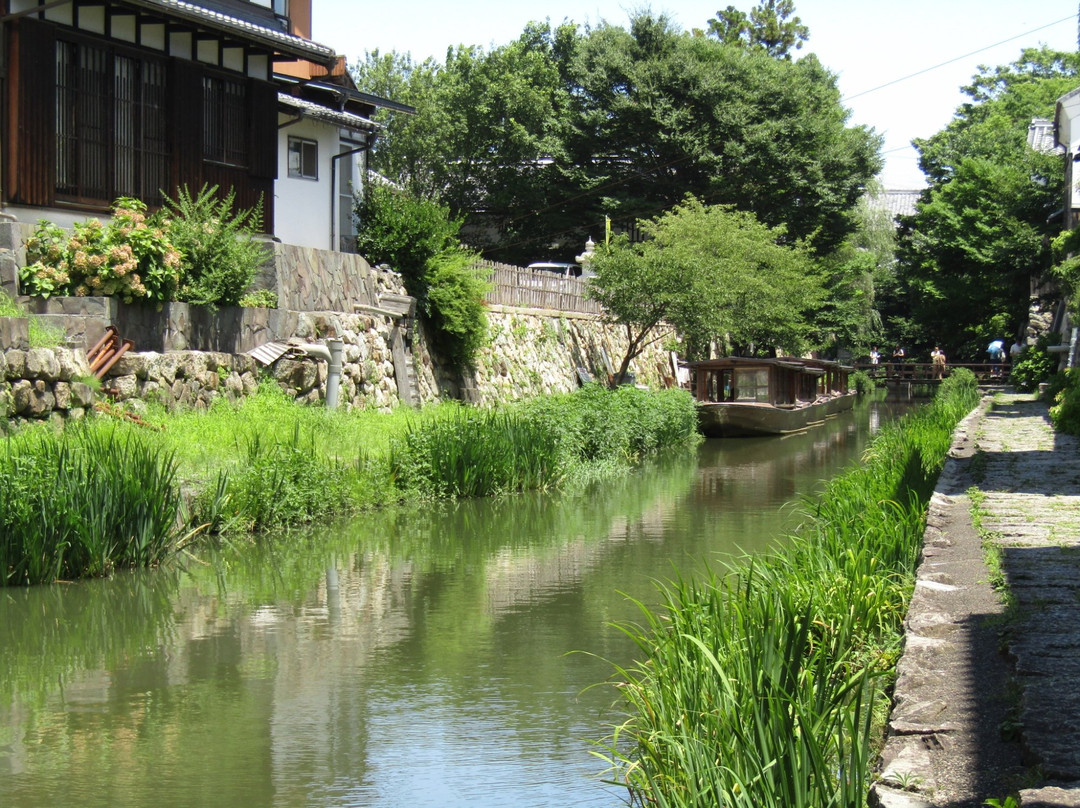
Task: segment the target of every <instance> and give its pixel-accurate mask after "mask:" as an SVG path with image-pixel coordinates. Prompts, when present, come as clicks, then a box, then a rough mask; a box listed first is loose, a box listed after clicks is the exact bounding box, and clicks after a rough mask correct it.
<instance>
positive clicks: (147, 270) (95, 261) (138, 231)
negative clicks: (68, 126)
mask: <svg viewBox="0 0 1080 808" xmlns="http://www.w3.org/2000/svg"><path fill="white" fill-rule="evenodd" d="M216 193H217V187H216V186H214V187H210V188H203V190H202V191H201V192H200V193H199V194H198V195H196V196H194V197H193V196H192V195H191V194H189V193H188V191H187V189H186V188H185V189H183V190H182V192H181V194H180V196H179V198H178V200H177V201H176V202H172V201H171V200H170V204H169V205H168V206H167V207H166V208H165V209H164V210H161V211H158V212H156V213H152V214H151V213H148V212H147V207H146V205H145V204H144V203H143V202H141V201H139V200H137V199H131V198H129V197H121V198H119V199H117V200H116V202H114V203H113V208H112V210H113V217H112V219H111V220H110V221H109V222H108V223H106V224H102V223H101V222H100V221H98V220H97V219H89V220H87V221H83V222H76V223H75V225H74V226H73V227H72V230H71V232H70V233H69V232H67V231H66V230H64V229H63V228H61V227H58V226H57V225H55V224H53V223H51V222H48V221H45V220H44V219H42V220H40V221H39V222H38V226H37V228H36V229H35V230H34V233H33V235H32V236H31V237H30V238H29V239H27V242H26V254H27V265H26V266H25V267H23V268H22V269H20V270H19V280H20V285H21V288H22V291H23V293H24V294H27V295H30V296H32V297H44V298H49V297H55V296H59V295H73V296H76V297H86V296H89V295H101V296H104V297H118V298H120V299H121V300H123V301H124V302H125V303H132V302H135V301H144V302H147V303H152V304H156V305H161V304H163V303H167V302H169V301H172V300H184V301H190V302H193V303H200V304H205V305H210V306H214V305H236V304H237V303H238V301H239V300H240V298H241V297H242V296H243V294H244V292H245V291H247V287H248V286H249V285H250V283H251V281H252V279H253V278H254V277H255V273H256V272H257V270H258V268H259V266H260V265H261V264H262V262H263V261H265V260H266V256H267V252H266V249H265V246H264V245H262V244H260V243H259V242H258V241H257V240H256V238H255V227H257V226H258V224H259V222H260V221H261V207H256V208H253V209H251V210H241V211H233V209H232V207H233V200H234V195H233V194H231V193H230V194H229V195H227V196H226V197H225V198H224V199H220V200H219V199H216V198H215V195H216Z"/></svg>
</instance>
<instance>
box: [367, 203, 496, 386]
mask: <svg viewBox="0 0 1080 808" xmlns="http://www.w3.org/2000/svg"><path fill="white" fill-rule="evenodd" d="M356 213H357V218H358V219H359V222H360V229H359V233H358V234H357V242H356V243H357V250H358V252H359V253H360V254H361V255H363V256H364V257H365V258H367V260H368V261H370V262H371V263H372V264H389V266H390V267H391V268H392V269H394V270H396V271H397V272H399V273H401V277H402V280H403V281H404V283H405V289H406V291H408V293H409V294H410V295H412V296H413V297H415V298H416V300H417V303H418V306H419V309H420V312H421V314H422V315H423V316H424V317H425V318H426V319H427V320H428V322H430V323H431V324H432V326H433V327H434V333H433V335H432V336H433V340H432V342H433V347H434V348H435V349H436V350H437V351H438V352H439V353H440V354H441V355H442V356H443V357H445V358H446V359H447V360H449V361H450V362H451V363H453V364H455V365H457V366H459V367H461V366H468V365H470V364H471V363H472V361H473V359H474V357H475V355H476V352H477V351H478V350H479V349H480V348H481V347H482V346H483V345H484V344H485V343H486V341H487V317H486V316H485V314H484V310H485V303H484V296H485V295H486V294H487V292H488V289H489V286H488V283H487V279H488V273H487V272H486V271H484V270H481V269H479V268H478V267H475V266H473V264H474V263H475V259H476V256H475V255H473V254H472V253H470V252H468V251H467V250H464V249H463V248H462V247H461V245H460V244H459V243H458V231H459V230H460V229H461V220H459V219H454V218H452V217H451V216H450V209H449V208H447V207H444V206H442V205H439V204H438V203H436V202H432V201H430V200H427V199H422V198H420V197H416V196H413V195H412V194H410V193H408V192H406V191H401V190H397V189H392V188H387V187H384V186H379V185H376V186H372V187H371V188H369V189H368V190H367V192H366V193H365V195H364V197H363V198H362V199H361V200H360V201H359V202H358V203H357V209H356Z"/></svg>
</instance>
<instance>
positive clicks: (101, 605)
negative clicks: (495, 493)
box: [0, 409, 876, 807]
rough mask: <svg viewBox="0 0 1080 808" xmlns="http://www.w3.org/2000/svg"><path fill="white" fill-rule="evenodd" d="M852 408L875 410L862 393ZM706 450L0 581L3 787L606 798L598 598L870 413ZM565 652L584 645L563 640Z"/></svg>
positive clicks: (66, 795) (210, 794) (740, 508)
mask: <svg viewBox="0 0 1080 808" xmlns="http://www.w3.org/2000/svg"><path fill="white" fill-rule="evenodd" d="M875 412H876V410H875ZM870 415H871V413H870V412H868V411H866V410H865V409H864V410H862V411H860V412H859V413H857V414H853V415H852V416H850V417H845V418H842V419H839V420H838V421H837V422H835V423H833V424H829V425H827V427H826V428H823V429H820V430H816V431H814V432H811V433H808V434H807V435H803V436H796V437H793V438H790V439H785V440H765V441H729V442H720V441H715V442H710V443H708V444H706V445H705V446H704V447H703V448H702V449H701V450H700V452H698V453H697V454H696V455H695V456H691V457H687V456H686V455H682V456H673V457H668V458H664V459H662V460H661V461H659V462H657V463H654V464H651V465H650V466H648V467H647V468H644V469H642V470H641V471H640V472H639V473H636V474H634V475H633V476H631V477H628V478H626V479H622V480H618V481H614V482H608V483H605V484H603V485H599V486H596V487H595V488H593V489H592V490H589V491H587V492H584V493H582V494H578V495H576V496H551V495H545V494H537V495H527V496H520V497H513V498H510V499H504V500H498V501H482V502H466V503H454V504H440V505H438V506H425V507H424V508H417V509H412V510H404V509H403V510H398V511H393V512H385V513H379V514H371V515H366V516H364V517H363V518H361V519H358V520H356V521H354V522H352V523H349V524H345V525H339V526H337V527H334V528H332V529H325V528H324V529H320V530H318V531H312V532H311V533H308V534H293V535H289V536H286V537H279V538H278V539H277V540H275V541H267V542H261V543H259V544H258V545H257V546H255V547H248V548H245V549H244V550H243V551H242V552H222V553H220V554H217V555H214V556H207V557H205V558H203V559H199V560H190V561H189V563H188V564H187V565H186V567H185V568H184V569H175V570H171V571H157V572H155V573H152V574H150V575H130V576H118V577H117V578H115V579H113V580H111V581H106V582H90V583H87V584H80V585H73V586H62V587H59V586H58V587H51V588H40V589H34V590H28V591H27V590H16V591H11V590H6V591H2V592H0V642H2V644H3V646H2V647H3V648H4V652H3V654H0V776H2V777H3V781H4V783H5V785H4V804H5V805H10V806H30V805H34V806H38V805H46V804H48V805H61V806H62V805H80V806H94V805H102V806H105V805H109V806H128V805H130V806H136V805H145V804H148V803H150V802H151V801H157V802H162V803H165V804H168V805H171V806H186V805H192V806H195V805H198V806H234V805H238V804H243V805H246V806H253V807H254V806H294V805H327V806H330V805H333V806H338V805H366V806H399V805H400V806H406V805H407V806H423V805H432V806H435V805H438V806H457V805H462V806H464V805H470V806H497V805H498V806H501V805H530V806H544V805H552V806H555V805H558V806H566V805H575V806H577V805H598V806H599V805H604V806H613V805H618V804H620V801H621V797H622V794H621V793H620V792H618V791H617V790H612V789H611V788H609V787H607V786H604V785H603V784H601V783H600V782H598V780H597V779H596V778H595V774H596V773H597V771H598V770H599V769H600V768H601V765H600V764H599V763H598V762H597V761H596V760H595V759H593V758H591V757H590V756H589V754H588V752H589V744H588V739H596V738H599V737H600V736H602V735H603V733H604V727H605V726H606V724H608V723H611V722H614V721H616V720H617V718H618V716H617V714H616V713H615V712H613V711H612V710H611V709H610V707H611V701H612V698H613V694H612V692H611V691H610V690H609V689H607V688H595V689H591V690H586V689H585V688H587V686H588V685H590V684H593V683H595V682H599V681H602V680H603V679H605V678H606V677H607V676H608V674H609V673H610V667H609V665H608V664H607V663H605V662H604V661H602V660H601V659H599V658H597V656H599V657H605V658H608V659H611V660H617V661H621V662H625V661H627V660H628V659H629V658H630V656H631V655H632V654H633V649H632V648H630V647H629V646H628V643H627V642H626V640H625V638H624V637H623V636H622V635H621V634H619V633H618V632H617V631H614V630H612V629H611V628H610V626H609V623H610V622H611V621H613V620H614V621H624V620H632V619H634V617H635V616H636V615H635V607H634V606H633V604H632V603H630V602H629V601H628V600H627V599H626V597H625V596H624V595H623V594H621V593H627V594H630V595H632V596H634V597H637V598H643V599H646V600H651V599H653V598H654V589H653V586H652V581H653V579H655V578H665V577H669V576H670V575H671V573H672V571H673V566H672V565H673V564H674V565H677V566H678V567H679V568H680V570H682V569H693V568H694V567H695V566H696V565H697V564H698V563H699V561H700V559H702V558H706V557H715V556H716V555H717V554H724V553H731V552H734V551H736V549H737V548H742V549H746V550H751V551H753V550H756V549H759V548H761V547H763V546H765V545H766V544H768V543H769V542H771V541H774V540H776V537H777V536H778V535H780V534H781V533H783V532H784V531H786V530H788V529H790V527H791V526H792V525H793V524H794V523H796V522H797V520H798V518H799V509H798V507H797V506H793V505H790V504H789V505H785V503H790V502H791V500H792V499H793V498H796V497H798V496H799V495H803V494H806V493H808V492H811V491H812V490H813V489H814V488H815V486H817V485H819V484H820V481H821V480H823V479H826V478H827V477H829V476H830V475H832V474H833V473H835V470H836V468H838V467H839V466H840V465H841V464H843V463H845V462H847V461H848V460H850V459H851V458H852V457H855V456H857V455H858V453H859V452H860V451H861V450H862V446H863V445H864V444H865V441H866V438H867V435H868V433H869V430H870V424H871V418H870ZM580 649H585V650H588V651H590V652H592V653H593V654H595V655H597V656H592V655H589V654H569V655H568V652H572V651H574V650H580Z"/></svg>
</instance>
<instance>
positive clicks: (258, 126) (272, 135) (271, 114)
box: [248, 79, 278, 180]
mask: <svg viewBox="0 0 1080 808" xmlns="http://www.w3.org/2000/svg"><path fill="white" fill-rule="evenodd" d="M248 101H249V103H250V105H251V106H250V116H249V121H250V125H251V137H250V143H251V151H250V155H251V176H253V177H259V178H260V179H271V180H273V179H277V166H278V154H277V149H278V132H277V88H276V87H275V86H274V85H273V84H270V83H269V82H266V81H257V80H255V79H252V80H251V83H250V84H249V85H248Z"/></svg>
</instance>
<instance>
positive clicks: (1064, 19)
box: [840, 14, 1073, 102]
mask: <svg viewBox="0 0 1080 808" xmlns="http://www.w3.org/2000/svg"><path fill="white" fill-rule="evenodd" d="M1072 19H1073V15H1071V14H1070V15H1069V16H1068V17H1062V18H1061V19H1060V20H1054V21H1053V22H1048V23H1047V24H1046V25H1040V26H1039V27H1038V28H1032V29H1030V30H1028V31H1024V32H1023V33H1019V34H1017V35H1016V36H1011V37H1009V38H1008V39H1003V40H1001V41H1000V42H995V43H994V44H993V45H987V46H986V47H983V48H979V49H978V50H973V51H972V52H971V53H965V54H964V55H963V56H957V57H955V58H952V59H949V60H948V61H946V62H942V63H941V64H936V65H934V66H933V67H926V68H923V69H922V70H919V71H917V72H915V73H910V74H909V75H907V76H901V77H900V78H898V79H893V80H892V81H887V82H885V83H884V84H879V85H878V86H877V87H871V88H870V89H869V90H863V91H862V92H861V93H855V94H854V95H848V96H844V97H843V98H841V99H840V101H841V102H844V101H850V100H851V99H852V98H861V97H862V96H864V95H869V94H870V93H876V92H877V91H878V90H884V89H885V88H886V87H892V86H893V85H894V84H899V83H900V82H902V81H907V80H908V79H913V78H915V77H916V76H921V75H923V74H924V73H929V72H930V71H931V70H937V69H938V68H939V67H945V65H951V64H952V63H953V62H959V61H960V60H961V59H967V58H968V57H969V56H977V55H978V54H980V53H982V52H983V51H988V50H990V49H991V48H996V47H997V46H998V45H1004V44H1006V43H1008V42H1012V41H1013V40H1016V39H1020V38H1022V37H1025V36H1027V35H1028V34H1034V33H1035V32H1036V31H1042V30H1045V29H1047V28H1051V27H1053V26H1055V25H1061V23H1063V22H1068V21H1069V20H1072Z"/></svg>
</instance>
